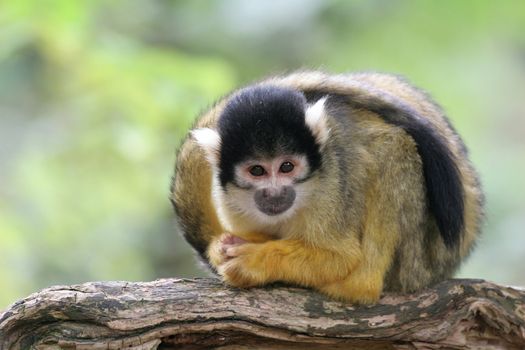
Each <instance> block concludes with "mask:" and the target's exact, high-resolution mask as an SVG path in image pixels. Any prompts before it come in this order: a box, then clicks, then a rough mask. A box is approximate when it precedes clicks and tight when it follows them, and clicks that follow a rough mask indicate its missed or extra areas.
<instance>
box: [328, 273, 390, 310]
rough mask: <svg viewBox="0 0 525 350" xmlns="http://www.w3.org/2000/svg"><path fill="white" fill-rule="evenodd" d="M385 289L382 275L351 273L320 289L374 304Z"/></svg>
mask: <svg viewBox="0 0 525 350" xmlns="http://www.w3.org/2000/svg"><path fill="white" fill-rule="evenodd" d="M382 289H383V280H382V278H381V277H378V278H374V277H373V276H366V275H360V274H359V273H358V272H357V271H356V273H355V274H354V273H352V274H350V276H348V277H347V278H345V279H344V280H341V281H337V282H332V283H329V284H326V285H324V286H321V287H320V288H319V290H320V291H321V292H322V293H324V294H327V295H328V296H330V297H332V298H334V299H338V300H342V301H350V302H354V303H359V304H372V303H375V302H377V301H378V300H379V297H380V296H381V291H382Z"/></svg>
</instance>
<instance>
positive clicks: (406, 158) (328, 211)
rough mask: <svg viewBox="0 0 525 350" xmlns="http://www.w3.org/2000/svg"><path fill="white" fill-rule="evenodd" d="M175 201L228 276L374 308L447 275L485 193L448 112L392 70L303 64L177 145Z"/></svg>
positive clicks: (234, 97)
mask: <svg viewBox="0 0 525 350" xmlns="http://www.w3.org/2000/svg"><path fill="white" fill-rule="evenodd" d="M171 201H172V203H173V205H174V208H175V211H176V214H177V216H178V219H179V222H180V224H181V227H182V230H183V234H184V237H185V238H186V239H187V241H188V242H189V243H190V244H191V245H192V246H193V247H194V248H195V249H196V251H197V252H198V253H199V254H200V257H201V258H202V259H204V260H205V261H206V262H207V263H208V264H209V266H210V267H211V268H212V270H214V271H215V272H217V273H218V274H219V275H220V276H221V277H222V279H223V280H224V281H225V282H226V283H227V284H229V285H232V286H237V287H252V286H261V285H265V284H267V283H271V282H276V281H281V282H286V283H291V284H295V285H300V286H306V287H311V288H314V289H316V290H318V291H320V292H322V293H324V294H327V295H328V296H331V297H333V298H336V299H340V300H346V301H351V302H357V303H373V302H375V301H377V300H378V299H379V297H380V294H381V292H382V291H395V292H411V291H415V290H418V289H420V288H423V287H425V286H428V285H431V284H434V283H436V282H439V281H441V280H443V279H446V278H449V277H450V276H452V274H453V273H454V272H455V270H456V269H457V268H458V266H459V264H460V262H461V260H462V259H463V258H465V257H466V256H467V255H468V254H469V252H470V250H471V248H472V246H473V244H474V242H475V240H476V237H477V236H478V234H479V231H480V226H481V221H482V216H483V195H482V192H481V189H480V184H479V181H478V176H477V175H476V172H475V170H474V169H473V167H472V165H471V163H470V162H469V160H468V154H467V149H466V148H465V146H464V144H463V142H462V141H461V139H460V138H459V136H458V135H457V134H456V132H455V130H454V129H453V127H452V126H451V125H450V122H449V121H448V119H447V118H446V117H445V115H444V114H443V112H442V110H441V109H440V108H439V107H438V106H437V105H436V104H435V103H434V102H433V101H431V100H430V98H429V97H428V96H427V95H426V94H425V93H423V92H421V91H420V90H417V89H416V88H414V87H412V86H411V85H409V84H408V83H407V82H405V81H404V80H403V79H401V78H399V77H397V76H393V75H386V74H377V73H360V74H342V75H328V74H325V73H321V72H315V71H314V72H298V73H294V74H291V75H287V76H280V77H273V78H269V79H267V80H264V81H261V82H258V83H256V84H254V85H251V86H248V87H245V88H243V89H240V90H237V91H235V92H233V93H232V94H230V95H229V96H227V97H225V98H224V99H222V100H221V101H219V102H218V103H216V104H215V106H214V107H213V108H211V110H209V111H208V112H207V113H205V114H203V115H202V116H201V117H200V118H199V119H198V120H197V122H196V124H195V127H194V128H193V130H192V131H191V132H190V136H189V137H188V138H187V139H186V140H185V142H184V143H183V144H182V146H181V148H180V150H179V152H178V157H177V163H176V169H175V175H174V177H173V182H172V187H171Z"/></svg>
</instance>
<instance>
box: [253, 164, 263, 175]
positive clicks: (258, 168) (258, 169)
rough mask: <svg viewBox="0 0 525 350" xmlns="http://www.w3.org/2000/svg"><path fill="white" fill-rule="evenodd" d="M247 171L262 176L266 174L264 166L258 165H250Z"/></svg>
mask: <svg viewBox="0 0 525 350" xmlns="http://www.w3.org/2000/svg"><path fill="white" fill-rule="evenodd" d="M249 171H250V174H252V176H263V175H264V174H266V170H264V168H263V167H262V166H260V165H254V166H252V167H251V168H250V170H249Z"/></svg>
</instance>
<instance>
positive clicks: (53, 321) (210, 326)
mask: <svg viewBox="0 0 525 350" xmlns="http://www.w3.org/2000/svg"><path fill="white" fill-rule="evenodd" d="M0 348H1V349H121V348H127V349H143V350H149V349H173V348H177V349H180V348H184V349H204V348H206V349H208V348H221V349H255V348H257V349H310V348H312V349H313V348H315V349H320V348H323V349H343V348H344V349H348V348H351V349H419V348H424V349H440V348H446V349H466V348H478V349H479V348H482V349H485V348H508V349H524V348H525V291H523V290H519V289H513V288H510V287H504V286H499V285H496V284H493V283H489V282H485V281H482V280H449V281H445V282H442V283H440V284H438V285H436V286H435V287H434V288H432V289H427V290H424V291H421V292H419V293H417V294H411V295H392V294H387V295H384V296H383V297H382V298H381V300H380V302H379V303H378V304H377V305H373V306H355V305H351V304H348V303H342V302H337V301H333V300H329V299H327V298H326V297H324V296H322V295H320V294H318V293H315V292H313V291H310V290H306V289H301V288H294V287H286V286H269V287H266V288H256V289H250V290H240V289H235V288H228V287H225V286H224V285H222V284H221V283H220V282H218V281H217V280H215V279H164V280H158V281H154V282H148V283H130V282H93V283H85V284H81V285H74V286H56V287H51V288H48V289H44V290H42V291H41V292H38V293H35V294H32V295H30V296H29V297H27V298H26V299H23V300H21V301H19V302H17V303H15V304H13V305H12V306H11V307H10V308H9V309H8V310H6V311H4V312H3V313H0Z"/></svg>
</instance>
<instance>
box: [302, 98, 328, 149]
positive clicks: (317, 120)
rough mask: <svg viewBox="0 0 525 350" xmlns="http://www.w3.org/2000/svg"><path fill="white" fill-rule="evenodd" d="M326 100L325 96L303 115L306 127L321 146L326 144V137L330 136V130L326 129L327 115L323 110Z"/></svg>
mask: <svg viewBox="0 0 525 350" xmlns="http://www.w3.org/2000/svg"><path fill="white" fill-rule="evenodd" d="M326 99H327V97H326V96H325V97H323V98H321V99H320V100H319V101H317V102H316V103H315V104H313V105H311V106H310V107H308V108H307V109H306V113H305V122H306V125H307V126H308V127H309V128H310V130H311V131H312V133H313V134H314V137H315V139H316V141H317V142H318V143H319V144H320V145H321V146H324V145H325V144H326V141H328V137H329V136H330V130H329V129H328V124H327V122H326V118H327V115H326V113H325V108H324V103H325V102H326Z"/></svg>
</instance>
